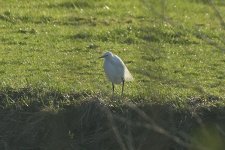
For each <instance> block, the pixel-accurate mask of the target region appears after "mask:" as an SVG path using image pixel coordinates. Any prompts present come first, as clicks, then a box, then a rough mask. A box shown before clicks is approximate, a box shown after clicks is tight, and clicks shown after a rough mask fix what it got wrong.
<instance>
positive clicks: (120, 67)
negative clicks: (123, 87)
mask: <svg viewBox="0 0 225 150" xmlns="http://www.w3.org/2000/svg"><path fill="white" fill-rule="evenodd" d="M113 63H114V64H115V65H116V66H117V68H118V70H119V72H121V76H122V77H123V78H124V80H125V81H132V80H133V76H132V75H131V73H130V71H129V70H128V69H127V67H126V65H125V64H124V62H123V61H122V59H121V58H120V57H118V56H117V55H114V58H113Z"/></svg>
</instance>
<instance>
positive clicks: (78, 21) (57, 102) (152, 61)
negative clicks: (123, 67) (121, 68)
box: [0, 0, 225, 149]
mask: <svg viewBox="0 0 225 150" xmlns="http://www.w3.org/2000/svg"><path fill="white" fill-rule="evenodd" d="M214 5H215V7H216V8H217V9H218V11H219V12H220V13H221V16H225V10H224V9H225V7H224V5H225V4H224V3H222V2H220V1H216V2H215V3H214ZM0 32H1V34H0V78H1V85H0V89H1V92H0V98H1V100H2V101H1V103H0V104H1V108H3V109H5V111H4V110H1V113H0V117H1V119H2V120H5V122H1V123H0V126H1V133H4V134H3V135H4V136H2V137H4V138H5V139H7V140H8V141H7V140H6V142H5V141H4V139H3V140H2V139H1V141H2V144H1V145H0V148H2V149H3V148H5V149H6V147H4V146H5V145H7V143H13V144H12V145H14V144H15V146H17V145H20V144H21V143H22V144H21V145H20V146H21V149H23V146H24V145H25V147H26V148H27V147H29V146H30V145H35V146H37V147H39V148H40V147H42V149H43V147H46V146H49V147H51V146H52V148H49V149H55V148H58V149H60V148H59V146H62V147H64V146H65V145H67V146H68V145H69V144H67V143H70V142H71V143H72V146H71V147H73V148H74V149H75V147H76V146H77V145H76V144H75V145H73V144H74V143H78V145H79V144H80V145H81V146H84V147H85V146H86V149H88V148H87V147H89V148H91V147H92V146H93V143H94V144H96V145H94V147H95V148H96V147H97V148H96V149H101V148H99V147H100V145H101V144H103V147H104V146H106V147H108V146H112V148H111V149H113V145H114V144H115V139H113V140H112V137H113V136H112V134H110V133H111V130H110V129H109V128H107V127H105V126H104V127H102V128H98V127H99V126H102V124H101V125H99V122H103V125H105V124H104V121H105V118H104V117H106V116H104V113H105V112H102V111H99V110H101V109H105V108H104V107H105V105H103V104H98V102H97V104H95V101H94V102H93V103H94V105H90V106H89V102H87V103H86V102H84V104H79V102H80V101H77V100H81V101H85V100H89V99H90V100H91V101H92V100H96V99H98V100H101V99H103V100H105V101H106V102H107V103H109V104H110V105H107V106H109V108H110V109H112V110H115V112H117V113H121V114H122V116H123V115H125V116H126V115H127V116H129V113H128V114H126V113H127V112H130V111H131V112H132V110H127V111H125V110H126V108H123V107H124V106H121V104H123V103H124V101H141V102H143V100H144V102H145V101H153V103H152V105H151V106H150V107H148V106H143V107H146V111H152V112H150V113H149V115H150V116H151V117H152V118H153V119H155V120H156V122H157V123H159V124H160V125H162V127H165V128H168V130H171V132H172V133H174V134H175V135H177V134H178V135H179V134H180V131H181V132H183V131H184V132H187V133H189V132H190V129H193V128H194V127H195V125H196V124H197V123H196V118H193V114H195V113H196V114H198V113H199V114H200V117H202V119H203V120H204V119H205V120H206V121H208V122H218V124H220V121H221V120H222V121H223V116H224V115H223V114H224V108H223V106H224V85H225V76H224V73H225V70H224V64H225V57H224V51H225V49H224V46H225V42H224V35H225V33H224V32H225V31H224V27H223V26H222V25H221V22H220V20H219V17H218V16H217V15H216V13H215V10H214V9H213V7H212V6H210V5H208V3H207V2H202V1H200V0H187V1H177V0H168V1H159V2H157V1H155V0H134V1H133V0H130V1H123V2H120V1H117V0H110V1H103V0H100V1H98V2H95V1H94V0H89V1H82V0H77V1H70V0H63V1H62V0H48V1H45V0H40V1H29V0H22V1H16V0H1V1H0ZM107 50H111V51H113V52H115V53H116V54H118V55H119V56H121V58H122V59H123V60H124V61H125V63H126V64H127V66H128V68H129V69H130V71H131V72H132V74H133V75H134V77H135V81H134V82H132V83H128V84H126V89H125V93H126V94H125V96H124V97H120V96H116V97H115V101H113V99H111V98H110V97H108V96H109V95H110V94H111V84H110V83H109V82H107V80H106V79H105V77H104V73H103V69H102V60H99V59H97V58H98V57H99V56H100V55H101V54H102V53H103V52H104V51H107ZM117 87H118V86H117ZM116 90H117V92H118V93H119V92H120V91H119V90H120V89H119V87H118V88H117V89H116ZM86 92H87V93H92V96H88V95H86V94H85V93H86ZM93 95H94V96H93ZM190 97H192V98H190ZM193 97H194V98H193ZM198 97H201V98H202V97H204V98H206V99H201V98H198ZM160 100H168V101H174V102H175V103H174V104H177V105H176V106H175V108H174V105H171V103H170V102H169V104H167V103H165V105H160V106H158V105H157V104H155V102H156V101H160ZM205 100H207V101H205ZM180 102H181V103H180ZM183 102H185V103H186V102H187V103H188V104H191V105H190V106H191V108H189V107H183V106H189V105H183ZM90 103H92V102H90ZM199 103H200V104H203V107H205V108H206V109H203V110H201V108H200V110H197V109H196V108H198V107H199ZM215 103H217V104H219V105H215V106H218V107H213V108H212V109H211V107H208V105H210V106H214V104H215ZM180 104H182V105H180ZM205 104H206V105H205ZM86 105H87V106H86ZM96 105H97V106H96ZM117 105H120V106H121V108H120V107H114V106H117ZM155 105H156V106H155ZM177 106H181V108H184V109H177ZM192 106H193V108H192ZM125 107H126V106H125ZM7 108H11V109H7ZM189 109H190V110H189ZM40 110H41V111H40ZM33 112H35V113H33ZM155 112H156V113H155ZM201 114H203V115H202V116H201ZM101 115H102V116H101ZM168 115H169V117H168ZM98 116H101V117H102V118H101V117H100V119H96V120H93V118H98ZM119 116H120V115H119ZM134 116H135V115H134ZM138 117H140V116H138ZM138 117H134V118H132V119H134V121H135V119H137V118H138ZM221 118H222V119H221ZM73 120H74V121H73ZM64 121H65V122H64ZM136 122H137V121H136ZM144 123H145V122H143V124H144ZM83 124H84V127H83V126H82V125H83ZM98 125H99V126H98ZM165 125H168V126H169V127H168V126H165ZM65 126H66V127H65ZM96 126H97V127H96ZM106 126H107V125H106ZM124 126H125V127H124V128H126V127H127V126H126V125H124ZM67 127H68V128H67ZM95 127H96V128H95ZM59 128H60V129H59ZM93 128H94V129H96V133H99V135H98V134H97V135H96V136H93V137H90V136H87V139H84V141H83V139H82V138H80V137H83V136H85V137H86V135H82V134H83V132H84V134H88V135H89V134H90V133H89V132H88V131H89V130H90V131H93ZM118 128H119V130H120V129H121V133H122V132H126V131H127V128H126V129H124V128H123V126H122V125H121V126H119V127H118ZM9 129H10V130H9ZM86 129H89V130H86ZM52 130H53V131H52ZM79 130H82V131H83V132H78V131H79ZM99 130H100V131H99ZM67 131H69V132H71V133H69V134H68V132H67ZM138 131H141V132H143V133H145V132H146V130H144V131H143V130H141V129H139V128H138V129H137V130H136V129H135V130H134V132H137V133H139V132H138ZM58 132H59V133H58ZM127 132H128V131H127ZM199 132H201V131H199ZM48 133H49V134H50V133H53V134H50V138H49V137H48ZM61 133H62V135H61ZM137 133H134V135H137V136H134V137H137V139H134V140H135V141H134V143H139V142H140V141H138V140H140V139H142V138H143V139H144V136H143V137H139V136H142V135H141V134H140V135H139V134H137ZM146 133H147V134H148V135H147V137H148V136H149V135H151V134H152V133H150V134H149V133H148V132H146ZM73 134H74V135H73ZM127 134H128V133H127ZM129 134H130V133H129ZM17 135H18V136H17ZM24 135H26V136H24ZM90 135H91V136H92V135H93V133H92V132H91V134H90ZM107 135H109V136H107ZM153 135H154V136H153V138H152V139H151V138H150V139H151V140H152V143H151V144H149V143H148V142H149V141H148V140H147V141H146V143H145V144H147V145H146V147H147V148H148V147H149V146H152V145H154V144H155V146H156V148H157V146H159V145H161V144H160V143H167V142H168V141H167V140H168V139H164V138H163V137H161V138H162V141H158V142H157V141H155V142H154V139H159V138H157V137H158V136H159V135H155V134H153ZM201 135H202V134H200V133H199V135H198V133H197V134H196V138H197V139H198V140H199V139H201ZM64 136H65V141H62V140H61V138H62V137H64ZM68 136H69V137H68ZM104 136H106V137H108V138H109V139H111V141H110V140H109V141H110V142H111V143H110V142H109V144H108V145H107V144H106V143H107V142H104V141H102V139H101V138H102V137H103V138H105V137H104ZM198 136H199V137H198ZM203 136H204V133H203ZM21 137H22V138H21ZM43 137H44V138H43ZM95 137H98V138H97V141H98V140H99V141H98V142H99V143H100V144H99V143H98V142H96V141H95V140H94V139H95ZM212 137H216V138H215V139H220V136H217V135H215V136H212ZM20 138H21V141H22V142H21V141H20ZM42 138H43V139H44V140H45V139H46V141H45V142H46V143H45V142H43V141H44V140H43V141H42V140H41V139H42ZM89 138H90V139H92V140H93V141H95V142H93V143H90V142H89V140H90V139H89ZM63 139H64V138H63ZM88 139H89V140H88ZM147 139H148V138H147ZM211 139H212V138H209V139H206V140H211ZM85 140H87V141H85ZM163 140H165V141H163ZM55 141H57V142H55ZM169 141H170V140H169ZM4 142H5V143H4ZM51 142H52V143H51ZM85 142H86V143H85ZM204 142H205V141H203V143H204ZM40 143H41V144H40ZM49 143H50V144H49ZM71 143H70V144H71ZM168 143H169V144H170V145H173V144H174V141H173V142H168ZM171 143H172V144H171ZM206 143H207V141H206ZM215 143H216V141H214V144H215ZM221 143H223V142H221ZM221 143H219V144H218V143H216V145H223V144H221ZM29 144H30V145H29ZM57 144H58V145H57ZM104 144H105V145H104ZM148 144H149V145H148ZM2 145H3V146H2ZM80 145H79V146H80ZM165 145H166V144H165ZM165 145H163V146H165ZM163 146H162V148H161V149H165V148H163ZM31 147H32V146H31ZM115 147H116V148H115ZM115 147H114V149H118V147H117V146H115ZM64 148H65V147H64ZM176 148H177V147H176ZM14 149H16V148H14ZM31 149H32V148H31ZM61 149H63V148H61ZM68 149H69V148H68ZM80 149H82V148H80ZM83 149H85V148H83ZM102 149H104V148H102ZM108 149H110V148H108ZM143 149H144V148H143ZM153 149H154V148H153ZM157 149H160V148H159V147H158V148H157ZM177 149H179V147H178V148H177ZM222 149H223V148H222Z"/></svg>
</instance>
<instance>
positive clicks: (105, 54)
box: [99, 52, 113, 58]
mask: <svg viewBox="0 0 225 150" xmlns="http://www.w3.org/2000/svg"><path fill="white" fill-rule="evenodd" d="M112 56H113V53H112V52H105V53H104V54H103V55H102V56H101V57H99V58H111V57H112Z"/></svg>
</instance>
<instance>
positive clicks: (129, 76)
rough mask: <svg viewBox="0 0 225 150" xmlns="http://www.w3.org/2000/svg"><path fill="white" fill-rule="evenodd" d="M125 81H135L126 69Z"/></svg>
mask: <svg viewBox="0 0 225 150" xmlns="http://www.w3.org/2000/svg"><path fill="white" fill-rule="evenodd" d="M124 79H125V81H133V80H134V78H133V76H132V75H131V73H130V71H129V70H128V69H127V68H126V69H125V76H124Z"/></svg>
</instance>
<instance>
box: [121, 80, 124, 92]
mask: <svg viewBox="0 0 225 150" xmlns="http://www.w3.org/2000/svg"><path fill="white" fill-rule="evenodd" d="M123 90H124V79H122V94H121V95H123Z"/></svg>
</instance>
